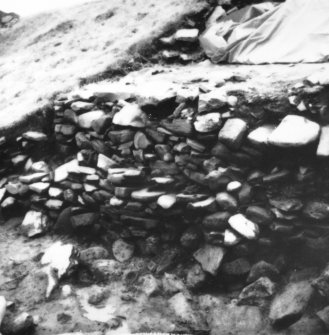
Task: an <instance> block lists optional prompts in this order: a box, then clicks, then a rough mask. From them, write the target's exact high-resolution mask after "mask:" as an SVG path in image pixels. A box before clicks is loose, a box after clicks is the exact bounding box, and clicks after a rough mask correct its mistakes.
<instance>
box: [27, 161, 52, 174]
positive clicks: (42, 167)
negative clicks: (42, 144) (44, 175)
mask: <svg viewBox="0 0 329 335" xmlns="http://www.w3.org/2000/svg"><path fill="white" fill-rule="evenodd" d="M31 170H32V171H34V172H49V166H48V164H47V163H46V162H44V161H39V162H35V163H33V164H32V165H31Z"/></svg>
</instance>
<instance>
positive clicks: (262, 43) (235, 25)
mask: <svg viewBox="0 0 329 335" xmlns="http://www.w3.org/2000/svg"><path fill="white" fill-rule="evenodd" d="M209 36H210V37H211V38H210V39H209ZM214 36H215V37H216V38H214ZM217 41H219V42H220V43H218V44H216V43H217ZM200 43H201V46H202V47H203V48H204V50H205V52H206V54H207V55H208V57H210V58H211V59H212V61H214V62H219V61H228V62H229V63H243V64H264V63H300V62H304V63H315V62H326V61H328V59H329V1H328V0H287V1H286V2H285V3H282V4H280V5H276V4H274V3H264V4H261V5H256V6H248V7H246V8H245V9H243V10H240V11H236V12H233V13H232V14H230V15H227V16H226V17H224V18H223V19H221V20H220V21H219V22H218V23H216V24H215V25H213V26H211V27H209V28H208V29H207V30H206V31H205V33H204V34H203V35H202V36H201V37H200ZM216 47H217V48H216Z"/></svg>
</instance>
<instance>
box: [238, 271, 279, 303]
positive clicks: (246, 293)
mask: <svg viewBox="0 0 329 335" xmlns="http://www.w3.org/2000/svg"><path fill="white" fill-rule="evenodd" d="M275 289H276V285H275V284H274V283H273V282H272V281H271V280H270V279H269V278H267V277H261V278H259V279H257V280H256V281H255V282H253V283H252V284H250V285H248V286H246V287H245V288H244V289H243V290H242V292H241V293H240V295H239V304H240V305H258V304H259V303H261V302H262V301H263V300H264V299H268V298H270V297H271V296H272V295H273V294H274V293H275Z"/></svg>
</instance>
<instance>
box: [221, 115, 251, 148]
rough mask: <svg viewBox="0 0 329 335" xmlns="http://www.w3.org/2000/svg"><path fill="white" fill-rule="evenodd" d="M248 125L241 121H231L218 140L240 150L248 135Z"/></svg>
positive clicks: (228, 121) (227, 122) (224, 127)
mask: <svg viewBox="0 0 329 335" xmlns="http://www.w3.org/2000/svg"><path fill="white" fill-rule="evenodd" d="M247 130H248V125H247V123H246V122H245V121H243V120H241V119H229V120H227V121H226V122H225V124H224V126H223V128H222V129H221V130H220V132H219V134H218V139H219V140H220V141H221V142H223V143H224V144H226V145H227V146H229V147H231V148H233V149H238V148H239V147H240V146H241V144H242V142H243V139H244V136H245V134H246V133H247Z"/></svg>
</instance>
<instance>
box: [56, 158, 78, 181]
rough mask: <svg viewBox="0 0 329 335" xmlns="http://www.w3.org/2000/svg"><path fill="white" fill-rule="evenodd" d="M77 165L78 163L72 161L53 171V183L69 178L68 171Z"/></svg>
mask: <svg viewBox="0 0 329 335" xmlns="http://www.w3.org/2000/svg"><path fill="white" fill-rule="evenodd" d="M77 165H78V161H77V160H76V159H73V160H71V161H69V162H67V163H65V164H63V165H61V166H59V167H57V168H56V169H55V171H54V182H55V183H60V182H61V181H63V180H65V179H66V178H67V177H68V176H69V171H68V170H69V169H70V168H73V167H76V166H77Z"/></svg>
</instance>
